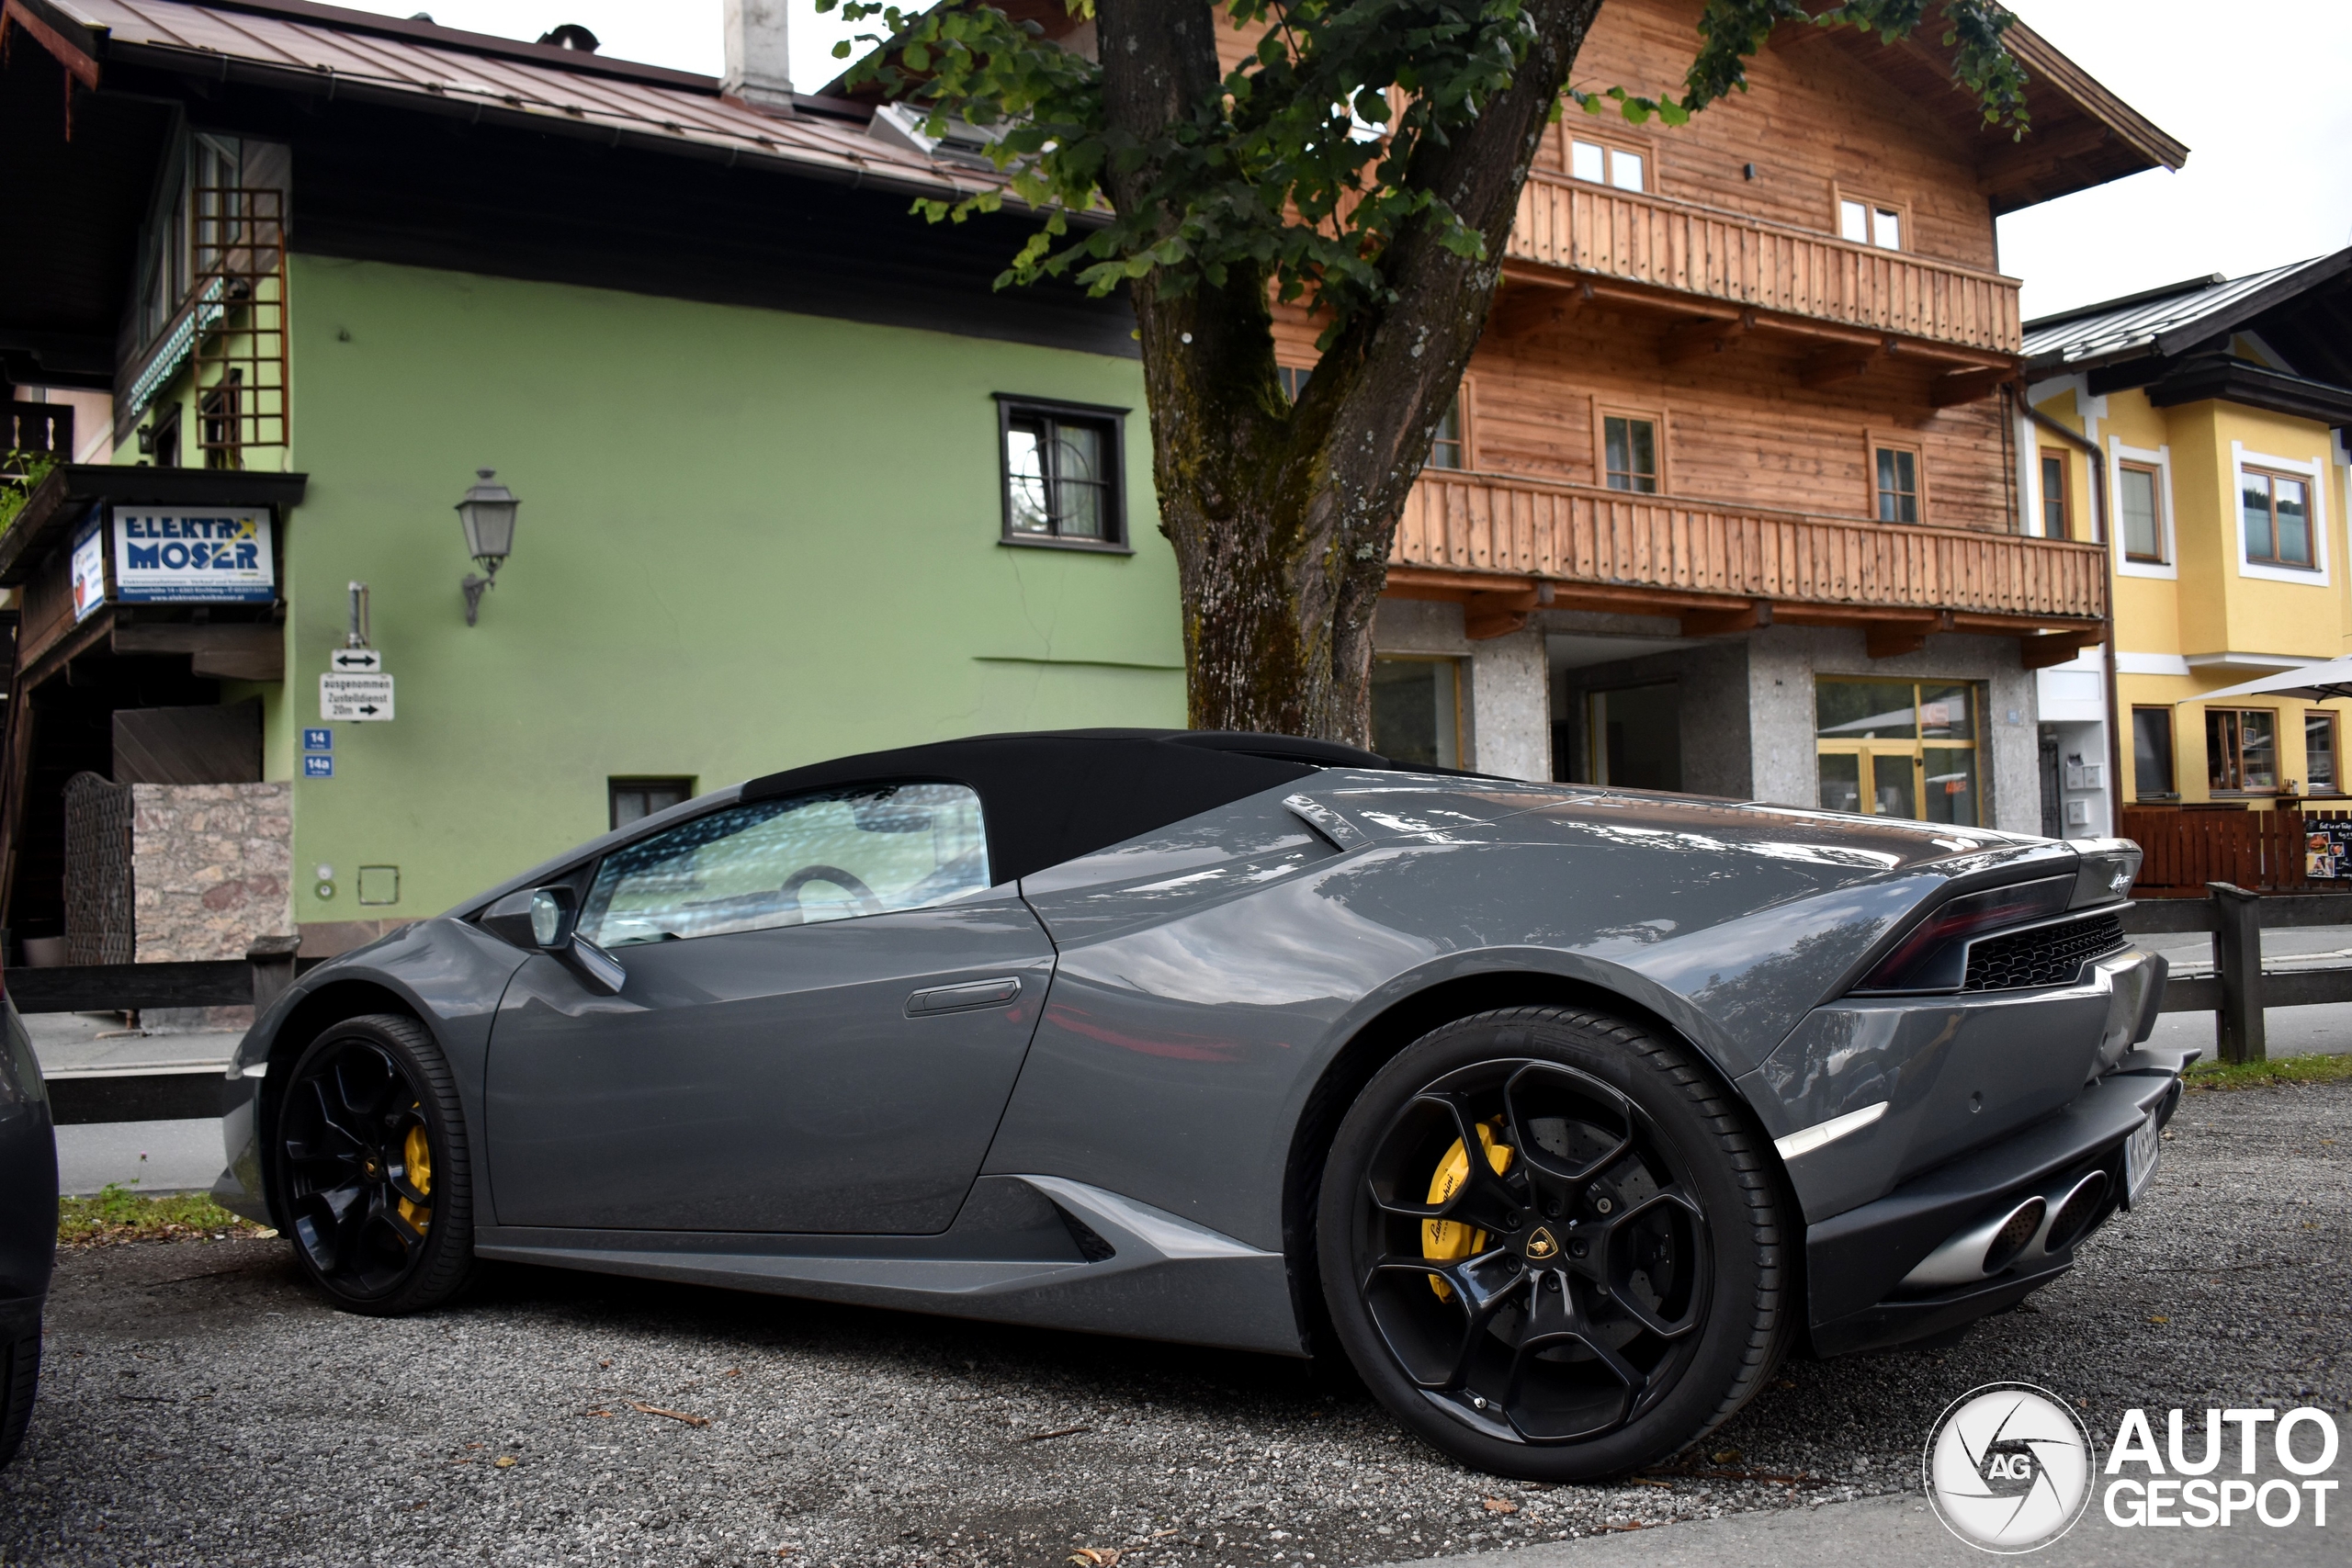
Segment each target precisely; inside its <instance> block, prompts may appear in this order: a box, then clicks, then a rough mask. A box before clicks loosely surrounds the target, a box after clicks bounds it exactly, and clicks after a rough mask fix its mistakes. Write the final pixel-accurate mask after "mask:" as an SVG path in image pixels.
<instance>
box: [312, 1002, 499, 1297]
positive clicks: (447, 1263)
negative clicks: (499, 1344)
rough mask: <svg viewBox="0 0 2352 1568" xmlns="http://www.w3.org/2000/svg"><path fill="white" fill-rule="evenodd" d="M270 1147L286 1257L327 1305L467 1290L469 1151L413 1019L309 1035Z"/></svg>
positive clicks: (442, 1073)
mask: <svg viewBox="0 0 2352 1568" xmlns="http://www.w3.org/2000/svg"><path fill="white" fill-rule="evenodd" d="M271 1144H272V1149H273V1153H274V1155H275V1156H276V1161H277V1179H278V1181H279V1183H280V1186H279V1191H280V1193H281V1194H282V1196H283V1202H282V1204H281V1206H280V1209H279V1212H280V1213H284V1214H286V1215H287V1216H288V1224H287V1226H286V1233H287V1235H288V1237H289V1238H290V1239H291V1240H292V1242H293V1244H294V1256H295V1257H296V1258H299V1259H300V1262H301V1265H302V1269H303V1271H304V1272H305V1273H307V1274H309V1275H310V1277H311V1280H313V1281H314V1282H316V1283H317V1285H318V1286H319V1288H320V1289H321V1290H322V1291H324V1292H326V1293H327V1295H328V1296H329V1297H331V1298H332V1299H333V1300H334V1303H335V1304H336V1305H337V1306H339V1307H342V1308H343V1309H344V1310H345V1311H346V1312H356V1313H365V1314H369V1315H371V1316H379V1317H392V1316H398V1315H401V1314H406V1313H413V1312H423V1311H424V1310H425V1309H426V1308H428V1307H434V1306H438V1305H439V1304H440V1303H443V1302H446V1301H447V1300H448V1299H449V1298H450V1297H452V1296H454V1295H456V1294H457V1293H458V1291H460V1290H462V1289H463V1288H464V1287H465V1284H466V1282H467V1280H468V1279H469V1277H470V1276H471V1274H472V1272H473V1267H474V1254H473V1181H472V1162H471V1152H472V1151H471V1149H470V1147H469V1143H468V1140H467V1137H466V1123H465V1116H464V1112H463V1111H462V1109H461V1107H460V1106H459V1103H458V1091H457V1080H456V1078H455V1077H454V1076H453V1075H452V1074H451V1073H450V1071H449V1064H448V1061H447V1058H445V1057H444V1056H443V1055H441V1048H440V1047H439V1046H438V1045H436V1044H435V1043H434V1041H433V1036H432V1035H431V1034H430V1033H428V1032H426V1031H425V1028H424V1025H423V1024H421V1023H419V1022H418V1021H416V1020H414V1019H413V1018H408V1017H404V1016H401V1015H400V1014H397V1013H375V1014H370V1015H368V1016H367V1017H363V1018H354V1019H346V1020H345V1021H343V1022H341V1023H338V1024H335V1025H334V1026H332V1027H331V1028H329V1029H328V1030H327V1031H326V1032H324V1033H322V1034H321V1035H320V1036H319V1037H318V1038H317V1039H316V1040H314V1041H312V1042H311V1044H310V1046H309V1047H308V1048H307V1049H306V1050H304V1051H303V1053H302V1055H300V1057H299V1058H297V1059H296V1061H295V1064H294V1071H293V1072H292V1073H291V1074H290V1075H288V1081H287V1085H286V1092H285V1097H284V1098H283V1099H282V1100H280V1101H279V1103H278V1107H277V1122H276V1131H275V1134H274V1136H273V1137H272V1140H271Z"/></svg>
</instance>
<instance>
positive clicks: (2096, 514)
mask: <svg viewBox="0 0 2352 1568" xmlns="http://www.w3.org/2000/svg"><path fill="white" fill-rule="evenodd" d="M2001 392H2002V395H2003V396H2004V397H2014V398H2016V399H2017V403H2018V408H2019V409H2020V410H2021V411H2023V412H2024V414H2025V417H2026V418H2027V419H2029V420H2030V421H2032V422H2033V423H2034V424H2035V426H2037V427H2038V428H2040V429H2042V430H2046V431H2048V432H2050V434H2052V435H2055V436H2056V437H2058V438H2059V439H2060V440H2061V441H2064V442H2065V443H2066V444H2067V445H2068V446H2073V447H2075V449H2076V450H2078V451H2081V452H2083V453H2085V454H2086V455H2087V456H2088V457H2089V458H2090V462H2089V463H2088V464H2087V465H2086V466H2087V467H2088V468H2089V469H2090V471H2091V536H2092V537H2093V538H2094V539H2095V540H2097V541H2098V546H2099V554H2100V555H2101V557H2103V558H2105V560H2106V562H2107V776H2108V781H2109V782H2108V789H2107V798H2108V799H2109V801H2111V802H2112V803H2113V805H2114V812H2115V816H2114V819H2113V820H2112V821H2111V822H2109V824H2108V826H2109V829H2110V830H2111V831H2114V832H2118V833H2120V831H2121V830H2122V827H2123V720H2122V712H2123V707H2122V701H2121V699H2120V697H2119V696H2118V695H2117V694H2116V693H2117V688H2116V680H2115V676H2116V668H2115V667H2116V663H2117V654H2116V642H2115V546H2114V544H2113V542H2112V541H2111V539H2110V538H2109V531H2108V525H2107V464H2106V461H2105V459H2104V457H2102V455H2101V454H2100V452H2099V449H2098V442H2096V441H2093V440H2092V439H2091V438H2090V437H2089V436H2087V435H2082V434H2076V433H2075V432H2074V431H2071V430H2069V429H2067V428H2066V427H2065V426H2064V425H2063V424H2061V423H2058V422H2057V421H2056V420H2054V419H2052V418H2051V417H2050V416H2049V415H2048V414H2046V413H2043V412H2041V410H2040V409H2038V408H2035V407H2034V406H2033V404H2032V403H2030V402H2029V401H2027V400H2026V396H2025V394H2024V392H2023V391H2021V390H2019V389H2018V388H2017V387H2016V386H2015V385H2014V384H2012V385H2010V386H2006V387H2003V388H2002V389H2001ZM2028 471H2029V472H2030V471H2031V470H2030V469H2029V470H2028Z"/></svg>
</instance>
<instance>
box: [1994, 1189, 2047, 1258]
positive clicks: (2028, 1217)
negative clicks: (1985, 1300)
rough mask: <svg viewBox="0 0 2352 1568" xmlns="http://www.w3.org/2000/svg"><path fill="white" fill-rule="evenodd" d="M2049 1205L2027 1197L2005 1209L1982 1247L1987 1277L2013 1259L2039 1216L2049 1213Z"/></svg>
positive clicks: (2029, 1237) (2033, 1230)
mask: <svg viewBox="0 0 2352 1568" xmlns="http://www.w3.org/2000/svg"><path fill="white" fill-rule="evenodd" d="M2049 1208H2050V1206H2049V1205H2048V1204H2047V1203H2045V1202H2043V1201H2041V1199H2040V1198H2029V1199H2027V1200H2026V1201H2024V1202H2022V1203H2019V1204H2018V1206H2017V1207H2016V1208H2014V1209H2012V1210H2010V1211H2009V1213H2008V1214H2007V1217H2005V1218H2004V1219H2003V1220H2002V1221H2001V1224H2000V1227H1999V1228H1998V1229H1996V1231H1994V1233H1993V1239H1992V1241H1991V1242H1990V1243H1989V1244H1987V1245H1986V1247H1985V1274H1986V1275H1987V1276H1988V1277H1989V1276H1991V1275H1994V1274H1997V1273H1999V1272H2000V1271H2001V1270H2002V1269H2007V1267H2008V1266H2009V1265H2010V1264H2012V1263H2014V1262H2016V1261H2017V1258H2018V1253H2020V1252H2023V1251H2024V1250H2025V1244H2026V1243H2027V1242H2030V1241H2031V1240H2032V1239H2033V1238H2034V1235H2035V1233H2036V1232H2038V1231H2040V1230H2041V1216H2042V1215H2043V1214H2045V1213H2049Z"/></svg>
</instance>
